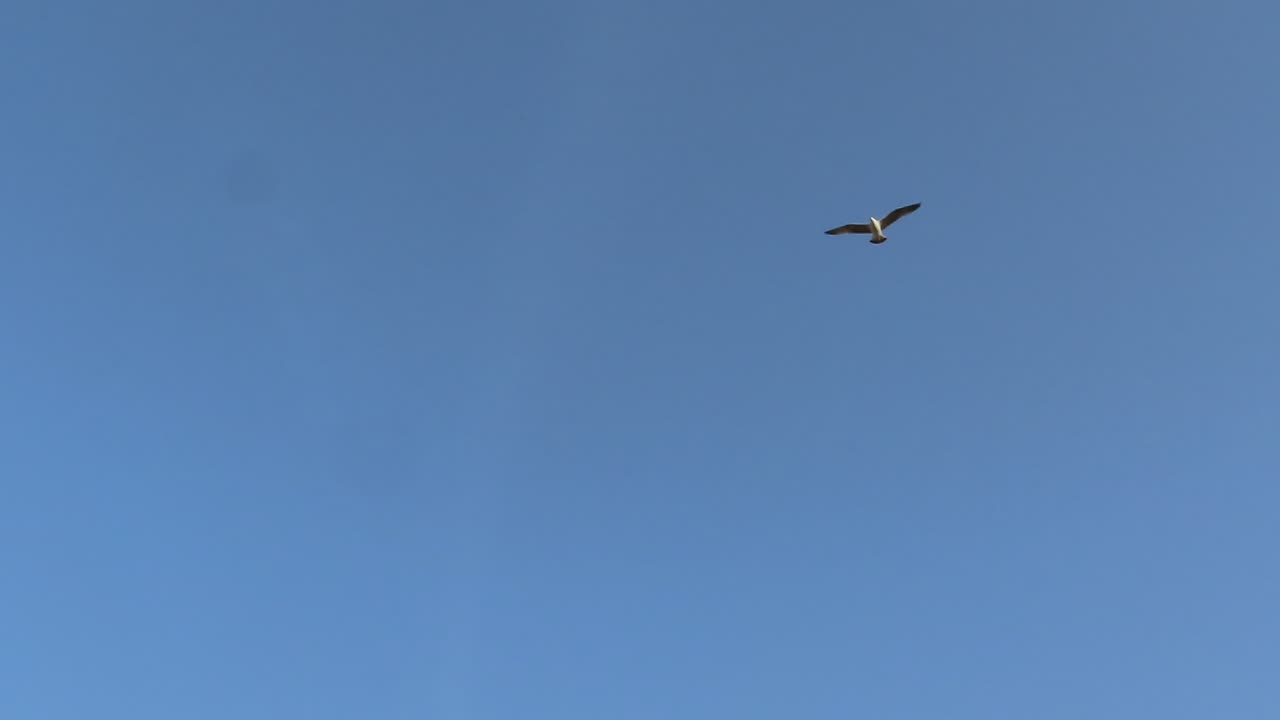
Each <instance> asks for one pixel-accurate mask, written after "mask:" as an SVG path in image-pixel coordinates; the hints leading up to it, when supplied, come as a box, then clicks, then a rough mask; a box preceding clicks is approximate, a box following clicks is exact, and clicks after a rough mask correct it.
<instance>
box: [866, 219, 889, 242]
mask: <svg viewBox="0 0 1280 720" xmlns="http://www.w3.org/2000/svg"><path fill="white" fill-rule="evenodd" d="M867 224H868V225H870V226H871V242H873V243H882V242H884V239H885V238H884V228H882V227H880V218H877V217H872V218H871V221H870V222H869V223H867Z"/></svg>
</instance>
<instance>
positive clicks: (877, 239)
mask: <svg viewBox="0 0 1280 720" xmlns="http://www.w3.org/2000/svg"><path fill="white" fill-rule="evenodd" d="M919 208H920V203H915V204H913V205H904V206H903V207H900V208H898V209H897V210H894V211H893V212H891V213H889V214H888V215H885V216H884V219H883V220H879V219H877V218H875V217H872V218H870V222H865V223H850V224H848V225H841V226H840V227H835V228H831V229H830V230H827V231H826V234H828V235H844V234H845V233H871V242H872V243H874V244H876V245H879V244H880V243H882V242H884V241H885V240H888V239H889V238H887V237H885V234H884V229H885V228H887V227H889V226H890V225H892V224H894V223H895V222H897V221H898V219H899V218H902V217H904V216H906V215H910V214H911V213H913V212H915V211H916V210H918V209H919Z"/></svg>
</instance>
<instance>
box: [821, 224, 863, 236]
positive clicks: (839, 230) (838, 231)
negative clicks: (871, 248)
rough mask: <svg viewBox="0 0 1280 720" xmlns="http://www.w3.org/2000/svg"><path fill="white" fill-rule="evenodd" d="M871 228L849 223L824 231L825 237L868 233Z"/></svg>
mask: <svg viewBox="0 0 1280 720" xmlns="http://www.w3.org/2000/svg"><path fill="white" fill-rule="evenodd" d="M869 232H871V226H870V225H868V224H866V223H850V224H848V225H841V226H840V227H835V228H831V229H830V230H827V231H826V234H827V235H844V234H845V233H869Z"/></svg>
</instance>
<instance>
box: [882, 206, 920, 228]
mask: <svg viewBox="0 0 1280 720" xmlns="http://www.w3.org/2000/svg"><path fill="white" fill-rule="evenodd" d="M919 209H920V203H915V204H914V205H905V206H903V207H900V208H898V209H897V210H894V211H893V212H891V213H889V214H888V215H885V216H884V219H883V220H881V221H880V227H882V228H887V227H889V226H890V225H892V224H894V223H895V222H897V221H898V219H899V218H902V217H904V216H906V215H910V214H911V213H913V212H915V211H916V210H919Z"/></svg>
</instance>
